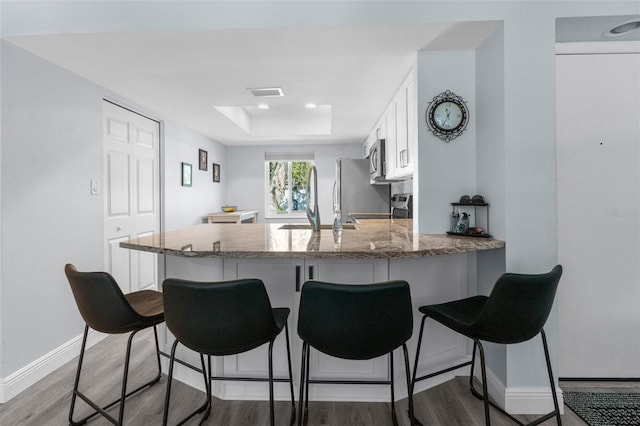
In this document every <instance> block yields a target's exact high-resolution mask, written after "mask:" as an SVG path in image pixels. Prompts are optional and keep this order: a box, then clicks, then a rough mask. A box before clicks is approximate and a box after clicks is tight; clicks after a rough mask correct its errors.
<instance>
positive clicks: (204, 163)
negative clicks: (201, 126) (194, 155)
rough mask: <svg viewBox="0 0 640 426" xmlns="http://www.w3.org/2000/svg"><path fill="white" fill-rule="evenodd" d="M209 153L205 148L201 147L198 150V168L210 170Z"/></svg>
mask: <svg viewBox="0 0 640 426" xmlns="http://www.w3.org/2000/svg"><path fill="white" fill-rule="evenodd" d="M208 157H209V154H208V153H207V151H205V150H204V149H199V150H198V161H199V163H198V168H199V169H200V170H204V171H205V172H206V171H207V170H208V164H209V159H208Z"/></svg>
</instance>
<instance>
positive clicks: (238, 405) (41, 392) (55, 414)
mask: <svg viewBox="0 0 640 426" xmlns="http://www.w3.org/2000/svg"><path fill="white" fill-rule="evenodd" d="M152 336H153V334H152V333H147V334H145V335H144V336H139V337H137V339H136V340H134V342H135V344H134V352H133V353H134V357H133V359H132V367H131V379H130V386H131V388H133V386H135V385H136V384H137V383H143V381H144V379H145V378H150V377H152V375H153V374H154V370H153V368H154V358H153V351H152ZM125 339H126V336H110V337H108V338H107V339H105V340H104V341H102V342H100V343H99V344H97V345H96V346H94V347H93V348H92V349H90V350H89V351H88V352H87V355H86V356H85V368H84V369H83V378H82V379H81V389H82V390H84V391H85V392H86V394H87V395H89V396H90V397H93V398H96V399H98V400H99V401H102V402H104V403H108V402H110V401H112V400H115V399H116V398H117V395H118V392H119V388H120V379H121V369H120V365H121V364H122V362H123V358H124V348H125V344H126V340H125ZM76 363H77V361H76V360H73V361H71V362H69V363H67V364H66V365H64V366H63V367H61V368H59V369H58V370H56V371H55V372H53V373H52V374H50V375H49V376H47V377H46V378H44V379H43V380H41V381H40V382H38V383H36V384H35V385H33V386H32V387H31V388H29V389H28V390H26V391H25V392H23V393H22V394H20V395H18V396H17V397H15V398H13V399H12V400H11V401H9V402H8V403H5V404H2V405H0V425H2V426H14V425H20V426H26V425H34V426H40V425H52V426H60V425H66V424H68V421H67V417H68V410H69V404H70V400H71V388H72V386H73V380H74V375H75V369H76ZM114 373H115V374H114ZM147 380H148V379H147ZM591 385H593V384H591ZM165 386H166V376H163V377H162V379H161V380H160V382H159V383H158V384H156V385H154V386H152V387H151V388H149V389H147V390H144V391H142V392H141V393H138V394H137V395H134V396H132V397H131V398H129V399H128V400H127V402H126V409H125V424H126V425H159V424H161V422H162V410H163V403H164V395H165ZM265 386H266V385H265ZM280 386H282V385H280ZM578 386H580V385H578ZM296 397H297V395H296ZM203 400H204V393H202V392H200V391H197V390H195V389H193V388H191V387H189V386H186V385H184V384H182V383H180V382H174V385H173V387H172V401H171V411H170V424H175V423H176V421H177V420H178V419H180V418H182V417H183V416H184V415H185V414H186V413H189V412H190V411H191V410H193V409H194V408H195V407H197V406H198V405H200V404H202V402H203ZM414 402H415V406H416V415H417V417H418V418H419V419H420V421H421V422H422V423H423V424H424V425H425V426H428V425H432V426H476V425H477V426H481V425H483V424H484V412H483V405H482V401H480V400H478V399H476V398H474V397H473V396H472V395H471V394H470V392H469V389H468V384H467V379H466V378H464V377H458V378H456V379H454V380H451V381H449V382H447V383H444V384H442V385H439V386H436V387H434V388H431V389H429V390H426V391H424V392H420V393H418V394H416V395H415V396H414ZM77 407H78V408H79V409H80V411H79V413H80V415H82V414H83V413H84V412H88V407H87V406H86V405H85V404H84V403H82V402H81V401H80V402H78V403H77ZM116 410H117V409H114V410H113V412H114V413H115V412H116ZM396 410H397V411H398V419H399V422H400V425H403V426H408V425H409V420H408V416H407V414H406V413H407V399H403V400H400V401H398V402H397V404H396ZM289 414H290V404H288V403H286V402H280V401H279V402H276V424H277V425H286V424H288V419H289ZM562 417H563V418H562V422H563V425H565V426H579V425H584V424H585V423H584V422H582V421H581V420H580V419H579V418H578V417H577V416H576V415H575V414H573V413H572V412H571V410H569V409H565V415H564V416H562ZM519 418H520V419H521V420H522V421H528V420H530V418H529V417H528V416H519ZM491 420H492V424H493V425H495V426H507V425H513V424H514V423H513V422H511V421H510V420H508V419H507V418H505V417H504V416H503V415H502V414H500V413H499V412H497V411H495V410H492V413H491ZM109 424H110V423H109V422H108V421H106V420H105V419H102V418H95V419H92V420H91V421H89V423H88V425H109ZM189 424H198V420H194V421H191V422H190V423H189ZM205 424H206V425H224V426H257V425H267V424H269V404H268V402H266V401H258V402H254V401H221V400H218V399H216V398H214V401H213V411H212V414H211V416H210V417H209V419H208V420H207V422H205ZM308 424H309V425H334V426H357V425H362V426H377V425H385V426H386V425H391V424H392V423H391V418H390V411H389V403H351V402H349V403H346V402H311V403H310V406H309V423H308ZM555 424H556V423H555V421H553V420H550V421H547V422H545V423H544V425H555Z"/></svg>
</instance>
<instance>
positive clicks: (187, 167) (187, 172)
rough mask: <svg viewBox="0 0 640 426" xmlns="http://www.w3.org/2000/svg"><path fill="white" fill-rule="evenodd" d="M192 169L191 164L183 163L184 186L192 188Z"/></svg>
mask: <svg viewBox="0 0 640 426" xmlns="http://www.w3.org/2000/svg"><path fill="white" fill-rule="evenodd" d="M191 175H192V168H191V164H189V163H182V186H191V177H192V176H191Z"/></svg>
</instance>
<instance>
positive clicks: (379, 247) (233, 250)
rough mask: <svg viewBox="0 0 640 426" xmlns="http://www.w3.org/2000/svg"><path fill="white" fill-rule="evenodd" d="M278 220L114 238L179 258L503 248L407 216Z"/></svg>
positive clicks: (395, 254)
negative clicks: (428, 229) (337, 222)
mask: <svg viewBox="0 0 640 426" xmlns="http://www.w3.org/2000/svg"><path fill="white" fill-rule="evenodd" d="M283 225H284V224H282V223H277V224H274V223H268V224H267V223H253V224H216V223H212V224H202V225H196V226H193V227H191V228H186V229H180V230H176V231H169V232H165V233H161V234H154V235H151V236H148V237H142V238H136V239H132V240H129V241H126V242H122V243H120V247H123V248H128V249H133V250H142V251H148V252H152V253H159V254H166V255H170V256H182V257H230V258H352V259H354V258H355V259H357V258H363V259H364V258H396V259H403V258H405V259H406V258H414V257H423V256H437V255H441V254H450V253H463V252H469V251H478V250H491V249H497V248H502V247H504V242H503V241H500V240H495V239H493V238H475V237H464V236H452V235H445V234H443V235H419V234H415V233H413V224H412V220H411V219H368V220H362V221H360V222H359V223H358V224H356V225H355V229H345V230H344V231H343V232H342V237H341V239H340V240H339V241H336V240H334V235H333V232H332V231H331V229H322V230H321V231H320V232H318V233H314V232H313V231H311V230H310V229H280V228H281V227H282V226H283Z"/></svg>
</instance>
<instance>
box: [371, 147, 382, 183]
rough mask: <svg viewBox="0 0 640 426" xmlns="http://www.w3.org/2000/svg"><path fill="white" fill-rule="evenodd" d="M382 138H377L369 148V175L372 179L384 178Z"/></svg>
mask: <svg viewBox="0 0 640 426" xmlns="http://www.w3.org/2000/svg"><path fill="white" fill-rule="evenodd" d="M384 169H385V160H384V139H378V140H377V141H375V142H374V144H373V145H372V146H371V148H369V176H370V178H371V179H372V180H384V173H385V170H384Z"/></svg>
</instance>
